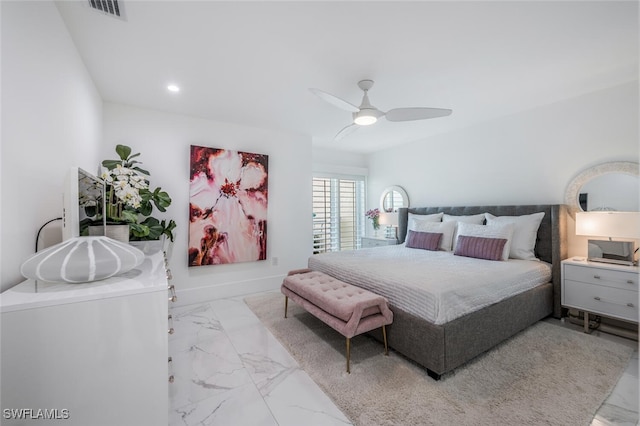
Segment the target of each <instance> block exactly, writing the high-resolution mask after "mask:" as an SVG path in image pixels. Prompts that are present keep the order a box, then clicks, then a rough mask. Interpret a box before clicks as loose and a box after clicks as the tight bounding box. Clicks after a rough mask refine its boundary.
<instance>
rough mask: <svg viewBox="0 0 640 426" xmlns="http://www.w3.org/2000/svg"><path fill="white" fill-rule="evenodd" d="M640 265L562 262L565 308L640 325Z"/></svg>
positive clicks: (569, 260) (579, 261)
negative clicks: (639, 291)
mask: <svg viewBox="0 0 640 426" xmlns="http://www.w3.org/2000/svg"><path fill="white" fill-rule="evenodd" d="M639 271H640V269H639V268H638V267H637V266H624V265H613V264H607V263H598V262H588V261H586V260H573V259H567V260H564V261H563V262H562V305H563V306H565V307H567V308H575V309H578V310H580V311H583V312H584V315H585V321H584V324H585V331H588V327H589V320H588V319H589V314H590V313H592V314H596V315H601V316H605V317H611V318H617V319H621V320H624V321H630V322H634V323H637V322H638V273H639Z"/></svg>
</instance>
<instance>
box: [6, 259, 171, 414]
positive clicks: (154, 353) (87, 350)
mask: <svg viewBox="0 0 640 426" xmlns="http://www.w3.org/2000/svg"><path fill="white" fill-rule="evenodd" d="M169 274H170V272H169V271H168V269H167V268H166V263H165V258H164V255H163V253H162V252H157V253H156V254H153V255H150V256H147V257H146V258H145V260H144V262H143V264H142V265H140V266H139V267H137V268H135V269H133V270H131V271H129V272H127V273H125V274H122V275H120V276H118V277H112V278H109V279H107V280H104V281H98V282H94V283H87V284H60V283H42V282H38V283H37V284H36V283H35V282H34V281H33V280H27V281H24V282H22V283H20V284H18V285H17V286H15V287H13V288H11V289H9V290H7V291H5V292H3V293H2V294H1V295H0V312H1V315H2V318H1V330H2V341H1V343H2V345H1V348H0V351H1V378H2V381H1V392H2V394H1V395H2V399H1V402H2V419H1V421H0V423H1V424H3V425H7V426H8V425H32V424H34V425H35V424H45V423H46V424H61V425H82V426H86V425H92V426H97V425H105V426H107V425H108V426H113V425H121V426H127V425H131V426H145V425H149V426H151V425H153V426H156V425H166V424H167V423H168V365H167V361H168V353H167V351H168V349H167V346H168V338H167V335H168V330H169V329H168V327H169V326H168V323H167V315H168V302H169V299H170V298H171V297H172V296H174V295H175V294H172V291H173V290H172V289H169V288H168V276H169ZM20 417H22V419H18V418H20ZM44 419H57V420H44Z"/></svg>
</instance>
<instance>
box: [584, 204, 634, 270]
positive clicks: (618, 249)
mask: <svg viewBox="0 0 640 426" xmlns="http://www.w3.org/2000/svg"><path fill="white" fill-rule="evenodd" d="M576 235H586V236H593V237H605V238H607V239H606V240H595V239H589V240H588V249H587V252H588V255H587V260H589V261H593V262H603V263H614V264H618V265H633V264H634V260H633V255H634V242H633V241H613V238H622V239H626V240H631V239H638V238H640V213H638V212H617V211H590V212H578V213H576Z"/></svg>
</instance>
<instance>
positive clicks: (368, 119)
mask: <svg viewBox="0 0 640 426" xmlns="http://www.w3.org/2000/svg"><path fill="white" fill-rule="evenodd" d="M354 115H355V117H354V119H353V122H354V123H356V124H359V125H361V126H369V125H370V124H373V123H375V122H376V121H378V117H376V116H375V111H372V110H366V109H363V110H361V111H360V112H357V113H355V114H354Z"/></svg>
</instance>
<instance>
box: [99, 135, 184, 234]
mask: <svg viewBox="0 0 640 426" xmlns="http://www.w3.org/2000/svg"><path fill="white" fill-rule="evenodd" d="M116 154H118V156H119V157H120V159H119V160H104V161H103V162H102V166H103V167H105V168H106V169H107V170H106V171H105V172H104V173H103V174H102V178H103V179H104V181H105V184H106V194H105V196H106V202H105V210H106V211H105V215H106V218H107V222H111V223H127V224H128V225H129V239H130V240H131V241H145V240H158V239H160V237H161V236H163V235H164V236H166V237H167V238H169V239H170V240H171V241H173V238H174V235H173V230H174V229H175V228H176V223H175V222H174V221H173V220H169V221H166V220H164V219H163V220H158V219H156V218H154V217H153V216H151V214H152V212H153V209H154V207H155V208H156V209H158V210H159V211H161V212H166V211H167V207H169V206H170V205H171V197H170V196H169V194H167V193H166V192H165V191H162V188H160V187H158V188H155V189H153V190H152V189H151V188H150V187H149V172H148V171H146V170H144V169H142V168H141V167H140V164H142V163H141V162H139V161H138V160H135V158H137V157H139V156H140V153H136V154H131V148H130V147H128V146H126V145H116Z"/></svg>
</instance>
